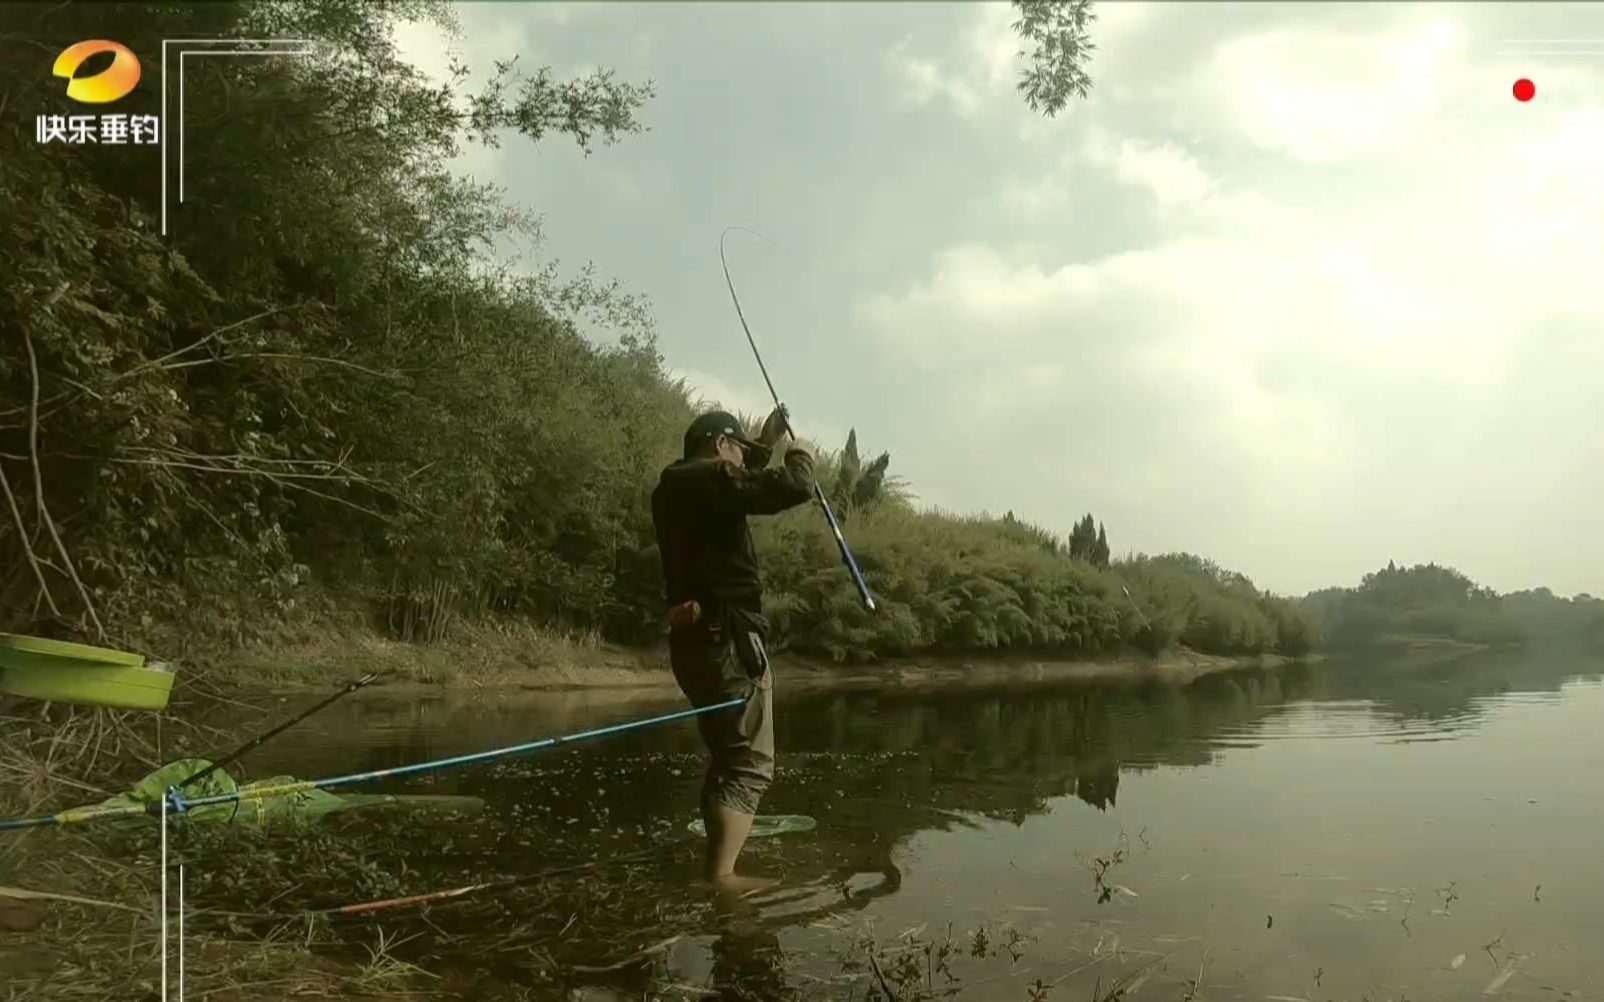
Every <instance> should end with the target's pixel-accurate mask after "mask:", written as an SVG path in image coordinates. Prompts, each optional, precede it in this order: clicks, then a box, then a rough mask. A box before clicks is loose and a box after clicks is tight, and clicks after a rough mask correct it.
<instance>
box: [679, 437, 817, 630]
mask: <svg viewBox="0 0 1604 1002" xmlns="http://www.w3.org/2000/svg"><path fill="white" fill-rule="evenodd" d="M812 496H813V460H812V458H811V457H810V456H809V455H808V454H807V453H806V452H803V451H802V450H800V449H792V450H791V451H790V452H788V453H786V456H785V462H784V464H783V465H781V466H776V467H772V468H770V469H759V470H750V469H746V468H744V467H740V466H737V465H735V464H734V463H728V462H725V461H724V460H721V459H682V460H679V461H678V462H676V463H673V464H671V465H670V466H669V467H668V468H667V469H665V470H664V471H663V474H662V476H661V478H659V480H658V483H657V489H656V490H654V491H652V524H653V526H654V528H655V529H656V531H657V549H658V552H659V553H660V554H661V557H662V561H663V586H664V591H665V592H666V598H667V599H668V604H669V605H671V606H673V605H679V604H680V603H682V602H687V601H690V600H692V599H695V600H696V601H697V602H699V603H701V605H702V607H703V609H704V610H706V612H707V613H708V614H713V613H714V612H715V611H716V610H717V609H718V608H719V607H720V606H734V607H736V608H743V609H747V610H749V611H752V612H760V611H761V606H762V600H763V585H762V582H761V579H760V578H759V575H758V568H757V553H756V551H755V550H754V549H753V546H752V532H751V530H750V529H749V528H748V527H747V524H746V516H748V515H774V514H777V513H779V512H782V511H785V510H786V509H787V508H795V507H796V506H797V505H799V504H805V503H807V501H808V500H809V499H810V498H811V497H812Z"/></svg>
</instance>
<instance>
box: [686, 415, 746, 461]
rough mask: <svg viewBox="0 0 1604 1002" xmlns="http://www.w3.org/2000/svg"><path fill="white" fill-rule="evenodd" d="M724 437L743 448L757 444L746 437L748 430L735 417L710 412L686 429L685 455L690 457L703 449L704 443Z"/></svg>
mask: <svg viewBox="0 0 1604 1002" xmlns="http://www.w3.org/2000/svg"><path fill="white" fill-rule="evenodd" d="M720 435H723V436H724V437H725V438H727V439H729V440H730V441H732V442H738V443H740V445H741V447H742V448H746V449H750V448H752V447H753V446H755V445H757V443H756V442H754V441H752V440H751V439H750V438H747V437H746V429H744V428H742V427H741V422H740V421H738V420H736V419H735V415H733V414H729V413H726V412H725V411H708V412H707V413H706V414H703V415H702V416H701V417H698V418H697V419H696V420H695V421H692V422H691V426H690V427H689V428H687V429H685V455H687V456H689V455H691V454H692V453H694V452H696V451H697V450H698V449H699V448H701V446H702V443H704V442H711V441H712V440H713V439H715V438H718V437H719V436H720Z"/></svg>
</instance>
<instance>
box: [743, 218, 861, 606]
mask: <svg viewBox="0 0 1604 1002" xmlns="http://www.w3.org/2000/svg"><path fill="white" fill-rule="evenodd" d="M734 230H740V231H742V232H743V233H752V234H753V235H754V236H759V237H762V236H763V234H761V233H757V232H756V231H754V230H748V229H746V228H745V227H741V226H731V227H728V228H727V229H725V230H724V232H723V233H721V234H720V235H719V238H718V260H719V263H720V264H722V265H723V266H724V284H725V285H727V286H729V289H730V301H731V302H733V303H734V304H735V316H736V317H737V318H738V319H739V320H740V321H741V330H743V331H745V332H746V343H747V344H749V345H751V346H752V356H753V357H754V358H756V359H757V368H758V371H759V372H761V373H763V383H764V385H766V386H767V387H768V388H769V396H770V397H772V398H773V400H774V407H775V409H776V410H778V411H779V412H780V420H781V421H782V422H783V423H784V424H785V433H786V434H787V435H790V436H791V438H792V439H795V438H796V437H797V434H796V430H795V429H794V428H792V426H791V415H790V413H789V412H788V411H786V410H785V408H784V405H782V404H781V403H780V395H779V394H778V393H776V392H775V390H774V380H772V379H770V378H769V369H768V366H766V365H764V364H763V353H762V352H760V351H758V350H757V340H756V339H755V338H753V337H752V328H750V327H748V326H747V324H746V313H745V312H744V311H742V309H741V297H740V296H737V295H736V294H735V281H734V280H733V279H731V278H730V262H729V259H728V258H727V257H726V256H725V254H724V241H725V240H726V239H727V238H728V237H729V235H730V233H731V232H732V231H734ZM763 239H765V240H767V239H768V238H767V237H763ZM813 499H814V500H815V501H817V502H818V503H819V508H820V509H821V510H823V512H824V520H825V521H826V522H828V523H830V533H831V535H833V536H835V545H836V548H837V549H838V550H840V551H841V562H842V563H843V564H845V565H846V568H847V573H849V574H851V575H852V583H853V584H854V585H855V586H856V587H857V589H858V597H859V598H860V599H862V600H863V607H864V608H865V609H868V610H869V611H870V612H873V611H875V603H874V596H873V595H871V594H869V584H868V582H866V581H864V580H863V572H862V571H860V570H858V562H857V561H856V560H855V559H853V557H852V550H851V548H850V547H848V546H847V539H846V537H845V536H843V535H842V534H841V523H840V522H838V521H836V517H835V512H834V511H832V510H831V508H830V502H829V501H828V500H826V499H825V497H824V488H822V487H820V486H819V482H818V480H817V479H816V478H815V479H814V481H813Z"/></svg>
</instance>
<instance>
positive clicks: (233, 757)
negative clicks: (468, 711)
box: [178, 672, 379, 790]
mask: <svg viewBox="0 0 1604 1002" xmlns="http://www.w3.org/2000/svg"><path fill="white" fill-rule="evenodd" d="M378 677H379V676H378V675H377V674H376V673H374V672H368V673H367V674H366V675H363V676H362V677H361V678H359V679H356V680H355V681H353V682H351V683H350V684H349V685H347V686H346V687H345V688H343V689H340V690H339V691H337V692H335V693H333V694H332V695H330V696H329V697H328V698H326V699H324V700H322V701H321V702H318V703H315V704H313V705H312V706H309V707H307V708H306V709H305V710H302V711H301V712H300V713H297V714H296V715H295V716H293V717H291V718H290V719H288V720H286V721H284V722H283V723H282V724H279V725H278V726H277V727H275V728H273V729H272V730H270V731H263V732H262V733H261V734H258V735H257V736H256V737H254V738H251V739H250V740H249V741H246V742H245V743H244V744H242V745H240V746H239V747H238V748H235V749H234V750H233V751H231V752H229V753H228V754H227V755H224V756H223V757H222V758H220V759H218V760H217V761H216V762H213V763H212V764H211V765H209V766H207V767H206V768H204V769H202V770H201V771H199V772H197V773H195V774H193V775H191V776H188V777H186V778H184V779H183V780H180V781H179V784H178V788H179V789H180V790H183V789H188V788H189V787H191V786H194V785H195V784H196V783H199V782H200V781H201V780H203V779H205V778H206V777H207V776H210V775H211V774H212V773H214V772H216V771H217V770H219V769H221V768H223V766H225V765H233V764H234V763H235V762H238V761H239V760H240V759H242V758H244V757H245V755H246V754H247V753H248V752H250V751H252V750H253V749H256V748H260V747H261V746H262V745H264V744H266V743H267V742H268V741H271V740H272V739H273V738H276V737H278V736H279V735H280V734H283V733H284V732H285V731H287V730H289V729H290V728H291V727H294V726H295V725H296V724H298V723H300V722H301V721H303V720H305V719H306V718H307V717H310V716H311V715H312V714H314V713H316V712H318V711H319V710H321V709H323V708H324V707H326V706H330V705H332V704H333V703H334V702H335V701H336V700H340V699H344V698H345V697H346V696H349V695H350V694H351V693H353V692H355V691H357V690H358V689H361V688H363V687H364V686H367V685H369V684H371V683H372V682H374V681H376V680H377V679H378Z"/></svg>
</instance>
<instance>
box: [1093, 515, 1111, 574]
mask: <svg viewBox="0 0 1604 1002" xmlns="http://www.w3.org/2000/svg"><path fill="white" fill-rule="evenodd" d="M1108 558H1109V552H1108V533H1107V532H1106V531H1104V529H1103V523H1101V522H1099V523H1097V540H1096V542H1094V543H1093V544H1092V553H1091V561H1092V563H1093V564H1094V565H1096V566H1098V567H1107V566H1108Z"/></svg>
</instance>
